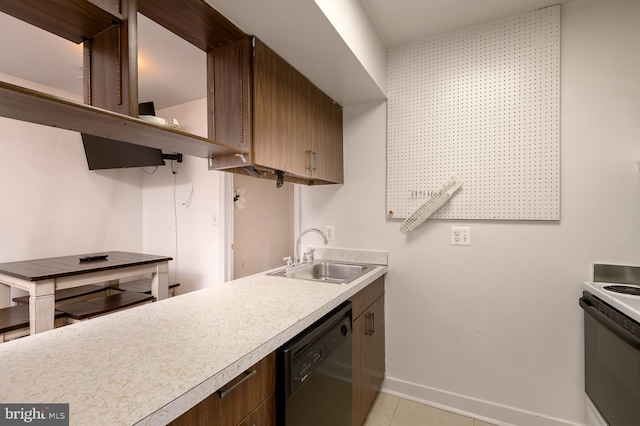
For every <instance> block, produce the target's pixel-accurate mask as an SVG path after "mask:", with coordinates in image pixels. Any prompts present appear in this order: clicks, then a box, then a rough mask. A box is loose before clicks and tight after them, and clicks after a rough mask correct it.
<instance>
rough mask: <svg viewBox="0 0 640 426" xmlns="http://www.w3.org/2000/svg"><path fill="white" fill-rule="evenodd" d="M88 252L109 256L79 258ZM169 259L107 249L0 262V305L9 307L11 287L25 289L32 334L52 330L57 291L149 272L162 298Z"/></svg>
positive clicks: (155, 291)
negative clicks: (71, 254) (86, 259)
mask: <svg viewBox="0 0 640 426" xmlns="http://www.w3.org/2000/svg"><path fill="white" fill-rule="evenodd" d="M91 255H108V257H107V258H106V259H105V260H92V261H81V260H80V258H81V257H85V256H91ZM170 260H172V258H171V257H168V256H156V255H150V254H142V253H128V252H123V251H109V252H101V253H91V254H82V255H74V256H64V257H53V258H48V259H36V260H24V261H19V262H7V263H0V308H3V307H7V306H10V304H11V287H17V288H20V289H23V290H26V291H28V292H29V327H30V332H31V334H35V333H40V332H42V331H47V330H51V329H53V321H54V310H55V309H54V308H55V296H54V293H55V291H56V290H63V289H67V288H72V287H79V286H82V285H86V284H96V283H106V282H109V281H115V280H120V279H122V278H129V277H135V276H139V275H146V274H151V277H152V279H151V293H152V294H153V296H154V297H155V298H156V300H161V299H165V298H167V297H168V291H169V290H168V289H169V275H168V272H169V261H170Z"/></svg>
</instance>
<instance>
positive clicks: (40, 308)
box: [29, 280, 56, 334]
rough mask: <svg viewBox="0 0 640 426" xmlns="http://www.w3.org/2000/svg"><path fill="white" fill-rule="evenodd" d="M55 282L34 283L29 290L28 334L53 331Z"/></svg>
mask: <svg viewBox="0 0 640 426" xmlns="http://www.w3.org/2000/svg"><path fill="white" fill-rule="evenodd" d="M55 289H56V285H55V281H54V280H46V281H34V282H32V283H31V288H30V289H29V332H30V333H31V334H36V333H41V332H43V331H48V330H53V324H54V320H55V318H54V311H55V304H56V300H55V295H54V293H55Z"/></svg>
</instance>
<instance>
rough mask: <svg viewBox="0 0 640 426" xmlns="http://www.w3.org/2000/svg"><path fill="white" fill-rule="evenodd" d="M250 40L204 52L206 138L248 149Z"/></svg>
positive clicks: (246, 39)
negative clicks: (207, 132) (207, 134)
mask: <svg viewBox="0 0 640 426" xmlns="http://www.w3.org/2000/svg"><path fill="white" fill-rule="evenodd" d="M250 58H251V50H250V47H249V38H248V37H247V38H245V39H242V40H239V41H236V42H233V43H230V44H228V45H226V46H223V47H218V48H216V49H211V50H210V51H209V52H208V53H207V70H208V71H207V90H208V92H209V96H208V101H207V103H208V105H207V108H208V111H207V116H208V117H209V122H208V125H209V127H208V131H209V137H210V138H211V139H213V140H215V141H218V142H222V143H224V144H227V145H230V146H233V147H237V148H240V149H247V148H248V147H249V141H250V122H251V96H250V91H251V78H250V77H251V75H250V71H251V67H250V63H251V59H250Z"/></svg>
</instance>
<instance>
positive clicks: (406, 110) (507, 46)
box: [387, 6, 560, 220]
mask: <svg viewBox="0 0 640 426" xmlns="http://www.w3.org/2000/svg"><path fill="white" fill-rule="evenodd" d="M387 61H388V62H387V73H388V81H387V84H388V93H387V97H388V110H387V217H389V218H406V217H408V216H409V215H410V214H411V212H412V211H414V210H415V209H416V208H417V207H418V206H419V205H421V204H422V203H423V202H424V201H425V199H426V198H427V197H428V196H429V194H430V193H431V191H434V190H435V189H437V188H439V187H440V186H441V185H442V184H443V183H444V182H445V181H446V180H447V179H448V178H449V177H450V176H457V177H459V178H460V179H461V180H463V181H464V187H463V188H462V189H461V190H460V191H459V192H458V194H457V195H456V196H455V197H454V198H453V199H452V200H451V201H450V202H449V203H448V204H446V205H445V206H443V207H442V208H441V209H440V210H438V211H437V212H436V213H435V214H434V215H433V216H432V217H434V218H447V219H508V220H559V218H560V8H559V6H553V7H548V8H545V9H540V10H537V11H533V12H527V13H524V14H521V15H517V16H514V17H511V18H507V19H503V20H500V21H496V22H491V23H488V24H485V25H480V26H477V27H474V28H470V29H466V30H463V31H458V32H454V33H450V34H446V35H443V36H440V37H436V38H431V39H426V40H421V41H417V42H413V43H409V44H406V45H403V46H399V47H396V48H392V49H390V50H389V55H388V59H387Z"/></svg>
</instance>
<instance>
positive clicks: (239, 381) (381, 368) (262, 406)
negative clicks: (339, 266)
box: [170, 277, 385, 426]
mask: <svg viewBox="0 0 640 426" xmlns="http://www.w3.org/2000/svg"><path fill="white" fill-rule="evenodd" d="M351 302H352V304H353V426H361V425H362V424H363V423H364V420H365V418H366V417H367V413H368V412H369V410H370V408H371V404H372V403H373V400H374V399H375V397H376V395H377V393H378V391H379V389H380V385H381V384H382V380H383V379H384V374H385V352H384V343H385V342H384V339H385V332H384V277H380V278H378V279H377V280H376V281H375V282H373V283H371V284H370V285H368V286H367V287H366V288H365V289H363V290H362V291H360V292H359V293H357V294H356V295H354V296H353V297H352V298H351ZM275 362H276V357H275V353H272V354H270V355H268V356H267V357H266V358H264V359H263V360H262V361H260V362H258V363H257V364H255V365H253V366H252V367H250V368H249V369H248V370H247V371H246V372H245V373H243V374H241V375H240V376H238V377H236V378H235V379H234V380H232V381H231V382H229V383H228V384H227V385H225V386H223V387H222V388H221V389H220V390H218V391H216V392H214V393H213V394H212V395H210V396H209V397H207V398H206V399H205V400H204V401H202V402H200V403H199V404H198V405H196V406H195V407H193V408H192V409H190V410H189V411H187V412H186V413H184V414H183V415H182V416H180V417H178V418H177V419H176V420H174V421H173V422H171V423H170V425H171V426H197V425H201V426H211V425H215V426H274V425H275V424H276V416H275V380H276V373H275Z"/></svg>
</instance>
